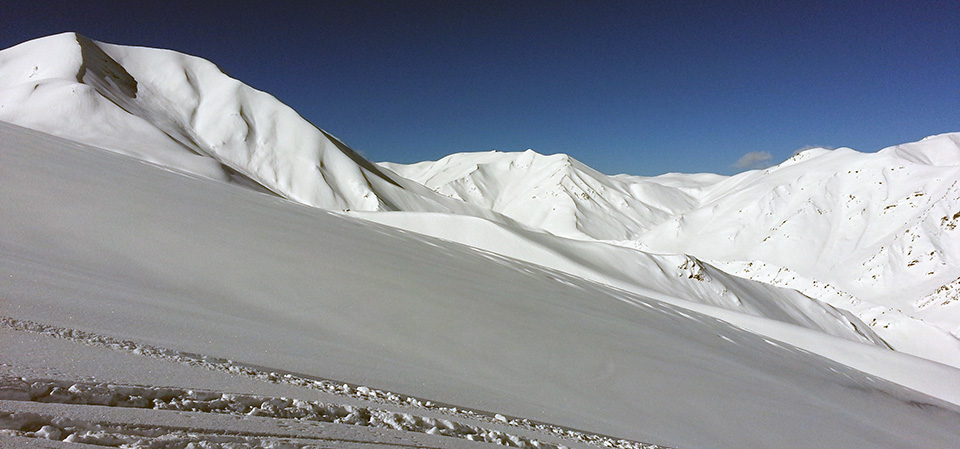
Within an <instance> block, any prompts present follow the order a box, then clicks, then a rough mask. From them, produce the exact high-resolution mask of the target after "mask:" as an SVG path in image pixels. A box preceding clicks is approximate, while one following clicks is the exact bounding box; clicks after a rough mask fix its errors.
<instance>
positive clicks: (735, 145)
mask: <svg viewBox="0 0 960 449" xmlns="http://www.w3.org/2000/svg"><path fill="white" fill-rule="evenodd" d="M140 3H141V2H97V1H85V2H60V3H58V2H44V1H29V2H28V1H20V2H17V1H10V2H6V3H5V4H4V5H3V7H2V8H0V47H3V48H6V47H9V46H12V45H14V44H17V43H19V42H22V41H26V40H29V39H33V38H36V37H40V36H44V35H49V34H55V33H59V32H63V31H77V32H79V33H81V34H84V35H86V36H88V37H90V38H93V39H96V40H100V41H105V42H111V43H118V44H126V45H142V46H150V47H162V48H169V49H173V50H178V51H182V52H185V53H190V54H194V55H197V56H201V57H203V58H206V59H209V60H211V61H213V62H215V63H217V64H218V65H219V66H220V67H221V68H222V69H223V70H224V71H225V72H227V73H228V74H230V75H231V76H233V77H235V78H238V79H240V80H242V81H244V82H246V83H247V84H250V85H252V86H254V87H256V88H258V89H261V90H264V91H267V92H269V93H271V94H273V95H275V96H276V97H278V98H279V99H280V100H282V101H283V102H285V103H287V104H289V105H290V106H292V107H293V108H294V109H296V110H297V111H299V112H300V114H301V115H303V116H304V117H305V118H307V119H308V120H310V121H311V122H313V123H314V124H316V125H317V126H319V127H321V128H324V129H326V130H327V131H329V132H331V133H333V134H335V135H337V136H339V137H340V138H342V139H343V140H344V141H346V142H347V143H348V144H350V145H351V146H352V147H354V148H355V149H357V150H359V151H360V152H361V153H363V154H365V155H366V156H367V157H369V158H371V159H373V160H378V161H380V160H389V161H395V162H415V161H420V160H432V159H437V158H440V157H442V156H444V155H447V154H449V153H454V152H461V151H485V150H491V149H497V150H501V151H519V150H524V149H527V148H532V149H534V150H536V151H538V152H541V153H561V152H562V153H567V154H570V155H572V156H574V157H576V158H577V159H580V160H581V161H583V162H585V163H587V164H588V165H590V166H593V167H594V168H596V169H598V170H600V171H602V172H605V173H630V174H638V175H655V174H660V173H664V172H670V171H677V172H714V173H723V174H730V173H734V172H736V171H739V169H738V168H736V167H734V163H735V162H736V161H737V160H738V159H740V158H741V157H742V156H743V155H744V154H747V153H754V152H767V153H770V155H771V157H772V160H771V161H770V163H776V162H779V161H781V160H783V159H786V158H787V157H789V156H790V155H792V154H793V153H794V152H795V151H796V150H797V149H799V148H802V147H806V146H813V145H817V146H828V147H838V146H849V147H852V148H855V149H858V150H861V151H876V150H878V149H880V148H881V147H884V146H889V145H894V144H898V143H904V142H909V141H914V140H918V139H920V138H922V137H924V136H927V135H931V134H938V133H943V132H950V131H960V2H958V1H957V0H944V1H925V0H913V1H903V0H901V1H824V2H818V1H805V2H789V1H744V2H739V1H713V2H710V1H704V2H694V1H689V2H688V1H664V2H643V1H627V2H602V1H601V2H589V1H579V2H566V1H543V2H537V1H507V2H497V1H481V2H470V1H459V0H450V1H436V2H427V1H417V2H401V1H380V2H370V1H318V2H302V3H293V2H291V3H283V2H279V3H277V4H276V5H271V4H269V2H256V3H255V2H244V1H232V2H216V1H196V0H194V1H190V2H150V3H155V4H153V5H151V6H143V5H141V4H140ZM144 3H146V2H144ZM314 3H316V4H314ZM760 159H762V157H761V158H760Z"/></svg>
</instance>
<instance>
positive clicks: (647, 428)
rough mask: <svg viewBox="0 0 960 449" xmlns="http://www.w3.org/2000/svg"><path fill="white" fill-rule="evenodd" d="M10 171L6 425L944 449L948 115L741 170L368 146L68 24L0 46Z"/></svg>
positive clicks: (951, 216) (951, 229) (951, 317)
mask: <svg viewBox="0 0 960 449" xmlns="http://www.w3.org/2000/svg"><path fill="white" fill-rule="evenodd" d="M57 136H58V137H57ZM116 153H120V154H116ZM0 168H2V172H0V189H2V190H0V192H2V194H0V210H2V211H3V213H0V230H2V231H0V295H3V298H2V300H0V336H2V338H3V339H4V340H3V341H5V342H7V341H9V342H14V343H13V346H15V350H8V349H4V350H2V351H0V438H4V437H9V438H12V439H10V440H7V441H11V442H17V444H20V443H23V444H25V445H28V444H29V443H30V442H31V441H35V440H31V439H30V438H52V439H65V438H68V437H69V438H74V439H73V440H71V441H76V442H88V443H91V442H93V443H96V444H101V443H104V442H108V441H114V442H119V441H126V442H128V444H129V442H130V441H141V440H137V439H138V438H146V437H145V436H144V435H145V434H150V435H153V437H150V438H153V439H152V440H149V442H148V440H142V441H141V443H137V444H142V445H146V444H152V445H153V446H158V445H160V446H161V447H168V446H169V447H174V446H176V444H180V443H174V442H169V441H180V442H183V444H181V446H182V445H185V444H188V443H190V442H192V443H195V444H214V443H216V442H217V441H220V443H225V442H226V443H229V442H234V443H237V444H240V443H242V444H246V445H247V446H256V445H263V444H267V443H268V442H269V443H270V444H280V442H281V440H282V438H283V437H278V436H277V435H283V432H284V431H283V430H282V429H283V428H289V426H290V424H289V423H288V422H287V421H284V420H287V419H291V417H296V416H300V418H299V419H301V420H302V419H307V418H305V417H309V420H312V421H320V422H324V423H327V424H329V425H330V426H333V427H329V429H328V428H326V427H324V430H322V431H316V430H315V429H314V430H309V431H308V430H304V429H301V430H298V431H297V432H294V433H293V434H291V435H295V437H296V438H297V441H298V442H297V443H296V444H294V447H308V446H310V444H308V443H307V442H308V441H309V440H310V439H311V438H314V439H315V440H316V439H317V438H319V440H316V441H320V440H322V439H323V437H322V435H328V436H329V433H328V432H334V431H335V432H344V433H338V435H339V434H342V435H349V437H344V438H348V439H351V441H354V442H355V443H356V444H361V445H362V444H386V443H384V441H387V440H386V439H387V436H384V435H381V434H379V433H366V432H359V433H358V431H357V430H356V429H355V428H351V427H350V425H356V424H361V425H365V426H371V427H373V428H388V429H393V430H395V431H398V432H401V433H400V434H398V435H397V438H399V440H397V441H402V443H398V444H405V445H413V446H421V445H427V446H431V445H432V446H434V447H461V446H462V445H463V444H473V443H470V442H467V441H465V439H466V440H478V439H479V440H483V441H488V442H499V443H501V444H507V445H513V446H517V447H553V446H558V445H565V446H569V447H586V446H589V445H591V444H592V445H600V446H604V445H607V446H609V445H613V446H619V447H623V448H625V449H626V448H634V447H640V444H639V443H637V442H636V441H642V442H645V443H656V444H662V445H668V446H674V447H690V448H700V447H716V448H727V447H729V448H734V447H736V448H739V447H827V446H829V447H862V446H872V447H918V446H919V447H957V446H960V439H958V435H957V434H956V432H955V431H954V429H956V428H957V425H958V424H960V408H958V404H960V370H958V369H957V367H960V339H958V337H960V301H958V299H957V298H958V296H960V260H957V258H958V257H960V230H957V229H956V228H957V225H958V223H960V218H958V217H960V185H958V184H960V134H946V135H941V136H934V137H931V138H928V139H925V140H923V141H921V142H917V143H913V144H905V145H901V146H898V147H891V148H888V149H885V150H883V151H880V152H879V153H876V154H864V153H858V152H856V151H853V150H849V149H840V150H834V151H828V150H823V149H816V150H809V151H806V152H803V153H800V154H798V155H796V156H795V157H793V158H791V159H790V160H788V161H786V162H784V163H783V164H780V165H778V166H776V167H772V168H770V169H767V170H762V171H752V172H746V173H742V174H740V175H737V176H733V177H724V176H718V175H710V174H698V175H683V174H669V175H663V176H658V177H652V178H647V177H636V176H629V175H616V176H607V175H604V174H601V173H599V172H596V171H595V170H592V169H590V168H589V167H587V166H586V165H584V164H582V163H580V162H579V161H576V160H575V159H573V158H571V157H569V156H566V155H552V156H545V155H540V154H537V153H535V152H533V151H526V152H523V153H500V152H489V153H467V154H455V155H451V156H449V157H447V158H444V159H442V160H440V161H436V162H422V163H419V164H412V165H399V164H390V163H381V164H374V163H372V162H370V161H367V160H365V159H364V158H363V157H361V156H360V155H359V154H358V153H357V152H355V151H353V150H352V149H350V148H349V147H348V146H347V145H346V144H344V143H343V142H342V141H340V140H338V139H337V138H336V137H334V136H333V135H332V134H330V133H327V132H326V131H323V130H320V129H319V128H317V127H315V126H314V125H313V124H310V123H309V122H307V121H306V120H304V119H303V118H302V117H300V116H299V115H298V114H297V113H296V112H295V111H293V110H292V109H290V108H289V107H287V106H285V105H283V104H282V103H280V102H279V101H278V100H276V99H275V98H273V97H272V96H270V95H268V94H266V93H263V92H259V91H256V90H254V89H252V88H250V87H248V86H246V85H244V84H242V83H241V82H240V81H237V80H234V79H232V78H229V77H228V76H226V75H225V74H223V73H222V72H221V71H220V70H219V69H218V68H217V67H216V66H215V65H214V64H213V63H211V62H208V61H205V60H203V59H200V58H197V57H193V56H187V55H183V54H180V53H176V52H173V51H168V50H157V49H147V48H135V47H124V46H119V45H112V44H104V43H100V42H96V41H93V40H90V39H88V38H86V37H83V36H79V35H77V34H74V33H66V34H61V35H56V36H51V37H47V38H42V39H38V40H35V41H31V42H27V43H24V44H21V45H18V46H16V47H12V48H10V49H6V50H3V51H0ZM84 348H86V349H84ZM90 348H93V349H90ZM890 348H892V349H894V351H891V350H890ZM46 351H50V352H49V353H50V354H51V355H50V356H43V355H42V354H45V353H46ZM38 354H40V355H38ZM76 354H83V357H81V356H79V355H76ZM909 354H913V355H920V356H922V357H925V358H927V359H931V360H935V361H938V362H942V363H946V364H948V365H952V366H946V365H943V364H939V363H934V362H931V361H929V360H923V359H920V358H917V357H913V356H911V355H909ZM88 356H89V360H87V359H86V358H87V357H88ZM184 367H186V368H184ZM201 368H202V369H201ZM203 370H212V371H213V374H206V375H201V374H198V373H200V372H203ZM174 373H177V374H174ZM284 373H287V374H289V375H288V376H284ZM178 376H179V377H178ZM243 379H246V380H243ZM324 379H327V380H324ZM329 379H333V380H335V381H329ZM194 381H196V384H192V383H191V382H194ZM314 381H316V382H318V383H314ZM345 383H346V384H345ZM71 385H72V386H71ZM118 385H119V386H118ZM232 385H244V386H243V387H242V388H244V390H243V391H236V390H233V391H231V388H234V387H231V386H232ZM341 385H342V387H341ZM164 386H169V387H175V388H172V389H164V388H161V387H164ZM236 388H240V387H236ZM195 389H196V391H194V390H195ZM61 390H62V391H61ZM168 390H169V391H168ZM201 390H202V391H201ZM198 391H199V393H198ZM237 394H239V396H238V395H237ZM218 395H221V396H218ZM280 395H293V396H292V397H294V398H298V399H297V400H299V401H301V402H296V401H294V400H288V399H283V398H280ZM317 395H319V396H317ZM138 397H139V398H146V397H150V398H154V399H152V401H153V402H152V404H154V405H150V404H147V403H146V402H143V401H142V400H140V399H137V398H138ZM218 397H219V398H221V399H217V398H218ZM104 398H113V399H104ZM404 398H406V399H404ZM408 399H409V400H408ZM427 399H429V400H430V401H432V402H427ZM158 401H159V402H158ZM304 401H307V402H304ZM309 401H314V402H309ZM316 401H321V402H322V403H321V402H316ZM324 401H326V402H324ZM329 401H333V402H332V403H331V402H329ZM40 402H52V404H47V405H43V404H39V403H40ZM148 402H149V401H148ZM437 402H439V403H440V404H444V405H437ZM69 404H82V405H83V406H84V408H73V409H71V407H70V405H69ZM97 404H99V405H101V406H103V405H105V406H109V407H111V410H110V411H104V412H103V413H108V414H110V416H113V417H114V418H111V419H115V420H116V421H114V424H112V425H113V427H110V429H111V430H109V432H113V433H109V432H108V433H106V434H102V435H101V436H96V435H99V434H97V432H99V430H98V427H97V426H99V425H100V424H97V422H98V421H96V419H94V418H93V417H94V416H106V415H97V414H98V413H101V412H99V411H97V410H98V409H89V408H87V407H95V406H97ZM118 404H123V405H118ZM138 404H139V405H138ZM429 404H432V405H429ZM141 406H142V407H141ZM123 407H125V408H134V409H138V410H140V411H136V412H134V411H124V410H120V408H123ZM151 407H153V408H156V409H157V410H150V408H151ZM351 407H352V408H351ZM384 407H386V408H384ZM141 409H142V410H141ZM174 409H176V410H182V411H188V412H189V413H199V414H200V415H197V416H198V419H199V421H198V422H199V423H201V424H198V425H199V426H201V427H202V428H203V429H207V430H205V432H211V433H210V434H209V435H214V434H217V435H219V434H223V433H224V432H226V433H228V434H230V433H229V432H233V430H229V429H233V428H234V427H236V425H235V424H231V425H227V424H224V423H223V421H222V420H219V419H218V418H216V416H215V415H217V414H233V415H235V416H239V415H245V414H248V413H249V414H254V415H257V414H259V415H262V416H263V417H265V418H264V419H267V418H269V419H267V421H256V422H254V421H245V422H247V423H248V424H249V425H250V426H254V427H255V428H257V429H263V430H258V431H257V432H260V433H256V435H255V436H250V435H247V436H244V435H245V434H230V435H233V436H230V437H229V438H227V439H225V440H224V439H220V440H217V438H219V437H213V436H209V435H208V436H199V437H191V436H189V435H186V434H184V433H183V431H182V429H181V427H182V426H181V427H177V426H171V425H170V424H163V423H164V422H169V420H170V419H173V418H171V417H172V416H175V415H164V414H163V413H160V412H159V411H160V410H174ZM241 410H242V412H241ZM157 413H159V414H157ZM498 414H499V415H498ZM68 415H69V416H71V418H70V419H66V418H64V419H59V420H58V418H56V416H68ZM176 416H180V415H176ZM508 417H512V418H508ZM65 419H66V420H65ZM176 419H181V418H176ZM241 419H245V420H248V419H252V418H241ZM451 420H453V421H451ZM527 420H535V421H544V422H545V423H546V424H544V423H541V424H535V423H532V422H531V421H527ZM178 422H179V421H178ZM744 423H750V425H749V426H745V425H744ZM548 424H549V425H548ZM338 425H346V426H347V428H341V427H336V426H338ZM138 426H140V427H138ZM143 426H146V427H143ZM231 426H233V427H231ZM141 428H143V429H148V430H136V429H141ZM298 428H299V427H298ZM569 428H576V429H580V430H579V431H572V430H569ZM811 428H816V429H817V432H816V435H815V436H811V432H810V430H809V429H811ZM31 429H32V430H31ZM149 429H152V430H149ZM177 429H181V430H177ZM278 429H280V430H278ZM218 432H219V433H218ZM278 432H279V433H278ZM411 432H412V434H411ZM81 434H82V435H87V437H83V438H88V439H82V438H81V439H77V438H80V437H77V435H81ZM141 434H143V435H141ZM432 434H439V435H446V436H448V437H450V436H452V437H459V438H460V439H459V440H457V441H460V443H456V444H454V443H450V442H449V440H445V439H444V438H446V437H443V438H440V437H438V438H440V440H434V439H431V438H432ZM71 435H72V436H71ZM90 435H93V436H90ZM157 435H161V437H157ZM204 435H207V434H204ZM251 435H252V434H251ZM318 435H320V436H318ZM603 435H615V436H616V437H618V438H627V439H629V440H634V441H632V442H631V441H624V440H621V441H618V440H617V439H616V438H609V437H604V436H603ZM157 438H159V439H157ZM191 438H192V439H191ZM230 438H232V439H230ZM278 438H279V439H278ZM291 438H293V437H291ZM164 440H167V441H168V442H169V443H160V441H164ZM258 441H259V443H257V442H258ZM291 441H292V440H291ZM360 441H362V443H361V442H360ZM3 443H4V444H5V442H3ZM11 444H12V443H11ZM117 444H119V443H117ZM163 444H167V446H163ZM217 444H219V443H217ZM291 444H293V443H291ZM298 445H299V446H298Z"/></svg>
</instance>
